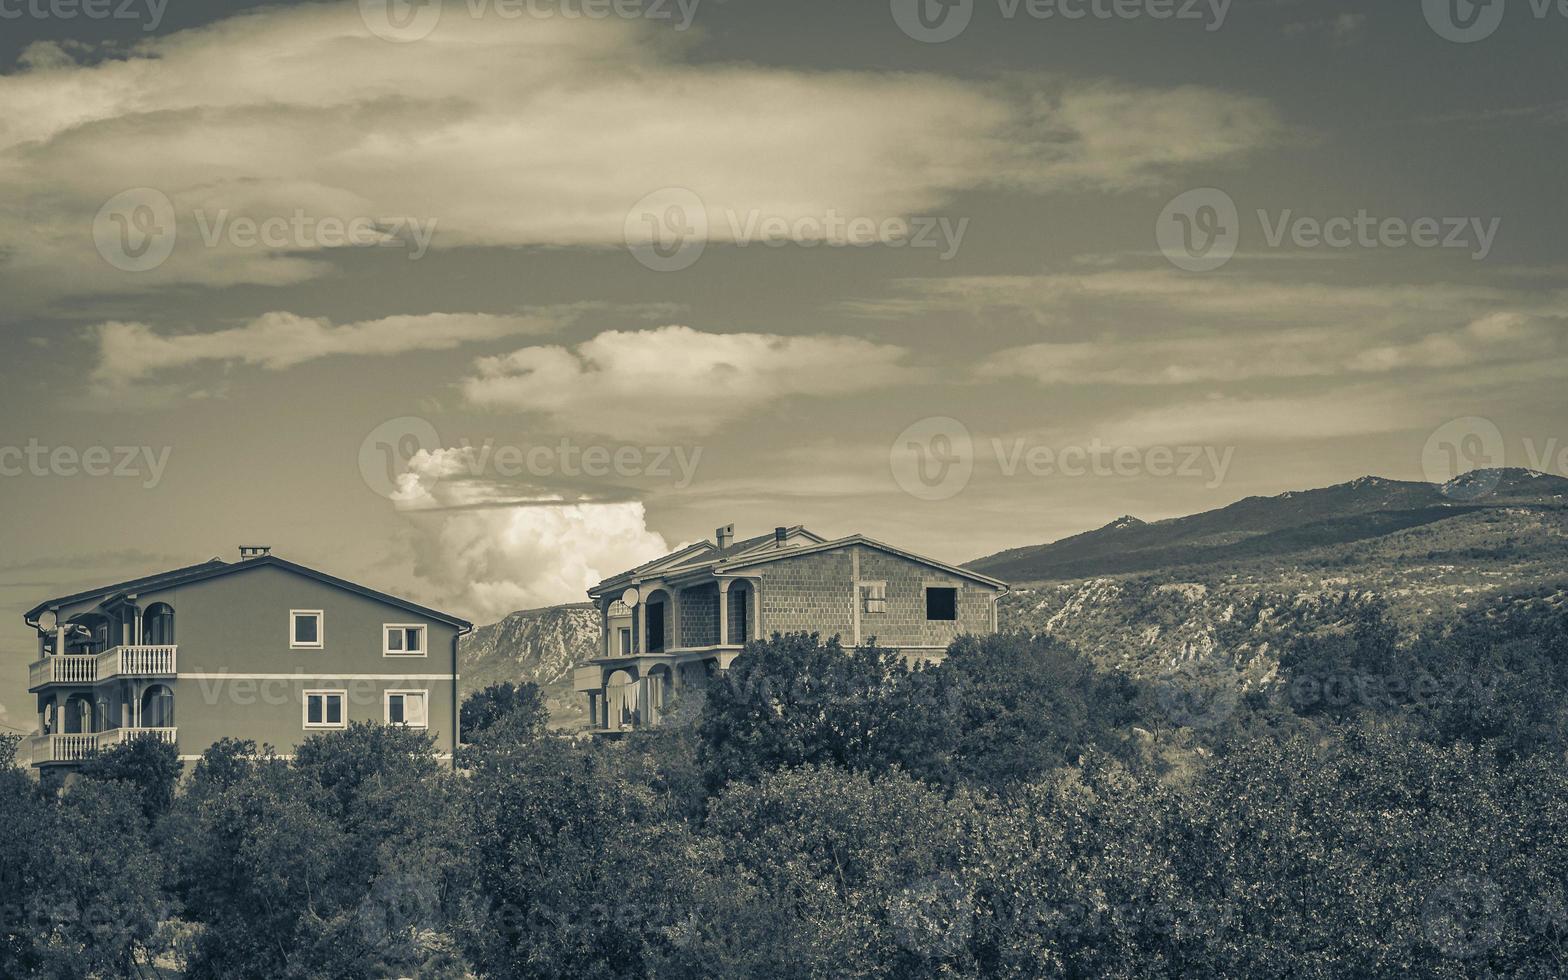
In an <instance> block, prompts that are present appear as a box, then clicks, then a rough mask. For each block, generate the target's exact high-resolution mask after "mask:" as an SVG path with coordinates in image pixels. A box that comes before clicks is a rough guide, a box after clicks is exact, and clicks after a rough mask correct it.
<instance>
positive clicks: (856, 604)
mask: <svg viewBox="0 0 1568 980" xmlns="http://www.w3.org/2000/svg"><path fill="white" fill-rule="evenodd" d="M1006 592H1007V585H1006V583H1004V582H1001V581H998V580H997V579H994V578H991V577H989V576H986V575H981V574H979V573H977V572H972V571H969V570H968V569H964V568H959V567H957V566H954V565H948V564H946V563H944V562H940V561H937V560H935V559H932V558H925V557H922V556H920V555H916V554H913V553H911V552H908V551H903V550H901V549H899V548H895V547H893V546H892V545H889V544H884V543H882V542H880V541H874V540H872V539H871V538H868V537H866V536H865V535H862V534H854V535H850V536H849V537H844V538H838V539H835V540H831V541H830V540H827V539H825V538H823V537H821V536H819V535H817V534H814V533H812V532H811V531H809V530H807V529H806V528H804V527H801V526H799V525H796V526H794V527H779V528H775V529H774V530H773V532H772V533H771V534H763V535H758V536H756V537H751V538H746V539H743V540H738V541H737V540H736V539H735V526H734V525H733V524H730V525H727V526H725V527H721V528H719V529H717V530H716V531H715V532H714V539H713V540H712V541H699V542H697V543H696V544H693V545H690V546H689V547H685V548H682V549H680V550H679V551H676V552H674V553H672V554H669V555H665V556H664V557H663V558H659V559H656V560H654V561H651V562H648V563H646V564H644V565H640V566H638V567H637V568H633V569H629V570H627V571H625V572H622V573H620V574H619V575H615V576H612V577H610V578H608V579H605V580H604V581H603V582H600V583H599V584H598V585H596V586H594V587H593V588H591V589H589V590H588V596H589V598H590V599H592V600H593V602H594V604H595V605H596V606H597V607H598V608H599V612H600V622H601V624H602V626H603V644H602V647H601V650H600V656H598V657H596V658H594V659H593V660H591V661H590V662H589V664H588V665H587V666H584V667H580V668H578V669H577V670H576V671H575V673H574V676H573V685H574V687H575V689H576V690H577V691H578V692H579V693H582V694H584V695H586V697H587V698H588V717H589V719H590V728H591V729H592V730H595V731H600V732H618V731H625V730H627V729H630V728H638V727H644V726H652V725H657V724H658V723H659V721H660V720H661V718H663V717H664V715H665V710H666V707H667V706H668V705H669V704H670V703H671V702H672V699H673V697H674V696H675V695H676V694H677V693H678V692H679V691H680V690H681V688H683V687H687V686H691V685H702V684H705V683H706V682H707V679H708V677H709V676H710V675H711V674H712V672H714V671H723V670H726V669H728V668H729V665H730V663H731V662H732V661H733V660H734V659H735V657H736V656H737V655H739V654H740V652H741V650H742V648H743V647H744V646H745V644H746V643H747V642H748V641H751V640H758V639H762V638H763V637H765V636H769V635H772V634H773V633H794V632H814V633H819V634H821V635H822V636H823V637H824V638H826V637H829V636H835V635H836V636H838V637H839V639H840V642H842V643H844V644H845V645H846V646H859V645H862V644H867V643H870V642H871V641H872V640H875V641H876V643H877V644H878V645H879V646H882V647H884V648H888V649H894V650H898V651H900V652H903V653H904V654H906V655H908V656H911V657H918V658H934V657H939V656H940V655H941V654H942V653H943V652H944V651H946V649H947V647H948V645H949V644H951V643H952V641H953V640H954V639H956V638H957V637H959V636H962V635H964V634H966V633H991V632H995V631H996V601H997V599H999V598H1000V597H1001V596H1002V595H1004V594H1005V593H1006Z"/></svg>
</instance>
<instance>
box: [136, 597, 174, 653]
mask: <svg viewBox="0 0 1568 980" xmlns="http://www.w3.org/2000/svg"><path fill="white" fill-rule="evenodd" d="M142 643H143V644H145V645H146V646H153V647H163V646H173V645H174V607H172V606H170V605H169V604H168V603H167V602H155V603H153V604H152V605H150V606H148V607H147V609H146V610H145V611H144V612H143V613H142Z"/></svg>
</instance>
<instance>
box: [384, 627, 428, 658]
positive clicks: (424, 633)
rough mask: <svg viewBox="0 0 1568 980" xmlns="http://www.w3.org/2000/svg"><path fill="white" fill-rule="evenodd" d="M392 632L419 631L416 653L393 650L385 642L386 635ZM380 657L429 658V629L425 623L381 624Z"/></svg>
mask: <svg viewBox="0 0 1568 980" xmlns="http://www.w3.org/2000/svg"><path fill="white" fill-rule="evenodd" d="M392 630H419V637H420V649H419V652H418V653H410V652H409V651H407V650H394V649H392V648H391V646H390V645H389V644H388V642H387V634H388V633H390V632H391V631H392ZM381 655H382V656H383V657H428V656H430V627H429V626H428V625H427V624H425V623H382V624H381Z"/></svg>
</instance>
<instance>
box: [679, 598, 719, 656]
mask: <svg viewBox="0 0 1568 980" xmlns="http://www.w3.org/2000/svg"><path fill="white" fill-rule="evenodd" d="M680 607H681V646H683V647H700V646H712V645H713V644H715V643H718V642H719V586H718V584H717V583H713V584H709V585H702V586H698V587H697V588H694V589H682V590H681V598H680Z"/></svg>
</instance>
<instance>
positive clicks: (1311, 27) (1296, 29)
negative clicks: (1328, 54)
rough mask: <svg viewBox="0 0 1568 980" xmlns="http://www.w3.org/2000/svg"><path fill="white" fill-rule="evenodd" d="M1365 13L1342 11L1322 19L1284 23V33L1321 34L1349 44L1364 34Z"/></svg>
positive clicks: (1291, 35)
mask: <svg viewBox="0 0 1568 980" xmlns="http://www.w3.org/2000/svg"><path fill="white" fill-rule="evenodd" d="M1366 27H1367V15H1366V14H1362V13H1342V14H1338V15H1336V16H1333V17H1327V18H1324V19H1322V20H1303V21H1295V22H1293V23H1289V24H1286V25H1285V35H1286V36H1287V37H1293V36H1296V35H1300V34H1321V35H1323V36H1325V37H1327V38H1328V39H1329V40H1331V41H1333V42H1334V43H1335V44H1350V43H1353V42H1356V41H1359V40H1361V38H1362V37H1363V36H1364V35H1365V34H1366Z"/></svg>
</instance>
